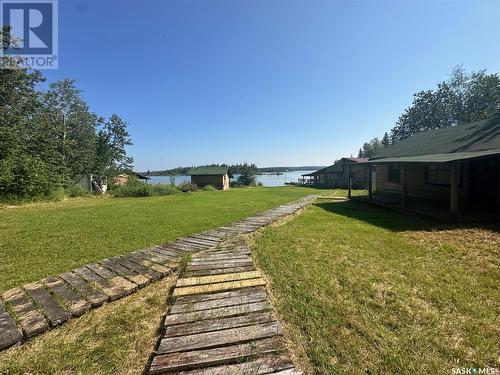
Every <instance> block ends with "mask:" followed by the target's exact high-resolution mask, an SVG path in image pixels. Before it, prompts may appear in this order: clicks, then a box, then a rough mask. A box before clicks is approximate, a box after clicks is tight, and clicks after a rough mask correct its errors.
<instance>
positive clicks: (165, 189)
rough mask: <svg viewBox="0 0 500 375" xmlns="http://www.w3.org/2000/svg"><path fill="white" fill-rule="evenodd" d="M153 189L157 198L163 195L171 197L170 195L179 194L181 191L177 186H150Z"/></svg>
mask: <svg viewBox="0 0 500 375" xmlns="http://www.w3.org/2000/svg"><path fill="white" fill-rule="evenodd" d="M150 186H151V187H152V193H153V195H157V196H163V195H170V194H176V193H179V191H180V190H179V189H178V188H177V186H175V185H173V184H156V185H150Z"/></svg>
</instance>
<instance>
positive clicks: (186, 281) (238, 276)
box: [176, 271, 262, 288]
mask: <svg viewBox="0 0 500 375" xmlns="http://www.w3.org/2000/svg"><path fill="white" fill-rule="evenodd" d="M261 276H262V274H261V273H260V272H259V271H250V272H240V273H226V274H224V275H215V276H199V277H186V278H183V279H178V280H177V284H176V286H177V287H178V288H179V287H183V286H193V285H203V284H213V283H221V282H225V281H235V280H246V279H255V278H258V277H261Z"/></svg>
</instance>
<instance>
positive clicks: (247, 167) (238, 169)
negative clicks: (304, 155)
mask: <svg viewBox="0 0 500 375" xmlns="http://www.w3.org/2000/svg"><path fill="white" fill-rule="evenodd" d="M199 167H227V168H229V172H230V173H231V174H233V175H234V174H242V173H243V171H245V172H247V171H251V172H253V173H254V174H257V173H259V168H258V167H257V166H256V165H255V164H253V163H252V164H248V163H243V164H204V165H197V166H192V167H177V168H172V169H164V170H160V171H147V172H143V174H145V175H146V176H179V175H185V174H187V173H188V171H189V170H190V169H191V168H199Z"/></svg>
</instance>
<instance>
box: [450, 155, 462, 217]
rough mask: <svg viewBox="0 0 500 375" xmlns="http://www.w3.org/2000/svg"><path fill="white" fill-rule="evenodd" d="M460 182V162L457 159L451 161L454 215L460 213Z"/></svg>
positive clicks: (451, 205) (451, 198) (451, 206)
mask: <svg viewBox="0 0 500 375" xmlns="http://www.w3.org/2000/svg"><path fill="white" fill-rule="evenodd" d="M459 182H460V164H459V162H457V161H454V162H452V163H451V176H450V211H451V214H452V215H453V216H455V215H456V214H457V213H458V184H459Z"/></svg>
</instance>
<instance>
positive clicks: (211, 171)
mask: <svg viewBox="0 0 500 375" xmlns="http://www.w3.org/2000/svg"><path fill="white" fill-rule="evenodd" d="M226 173H228V174H229V167H196V168H191V169H190V170H189V171H188V172H187V174H188V175H190V176H201V175H221V176H222V175H224V174H226Z"/></svg>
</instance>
